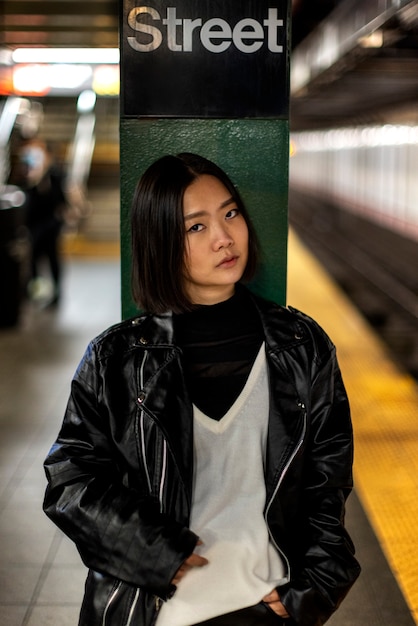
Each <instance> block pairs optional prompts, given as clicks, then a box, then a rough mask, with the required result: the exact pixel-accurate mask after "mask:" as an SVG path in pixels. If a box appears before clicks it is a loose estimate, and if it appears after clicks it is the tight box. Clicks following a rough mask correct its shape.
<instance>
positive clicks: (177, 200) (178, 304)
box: [131, 153, 258, 314]
mask: <svg viewBox="0 0 418 626" xmlns="http://www.w3.org/2000/svg"><path fill="white" fill-rule="evenodd" d="M205 174H207V175H209V176H214V177H215V178H217V179H218V180H219V181H220V182H221V183H222V184H223V185H224V186H225V187H226V189H227V190H228V191H229V193H230V194H231V196H232V198H233V199H234V201H235V202H236V204H237V207H238V209H239V210H240V211H241V214H242V215H243V217H244V219H245V222H246V224H247V227H248V233H249V244H248V261H247V265H246V268H245V270H244V274H243V277H242V280H243V281H248V280H251V279H252V278H253V277H254V275H255V273H256V270H257V264H258V243H257V236H256V233H255V230H254V227H253V225H252V224H251V221H250V219H249V216H248V212H247V210H246V208H245V206H244V203H243V202H242V200H241V197H240V195H239V193H238V191H237V189H236V188H235V186H234V185H233V183H232V182H231V180H230V179H229V177H228V176H227V175H226V174H225V172H224V171H223V170H222V169H221V168H220V167H218V166H217V165H215V163H212V162H211V161H209V160H208V159H205V158H204V157H201V156H198V155H197V154H191V153H182V154H178V155H177V156H171V155H168V156H164V157H162V158H161V159H159V160H158V161H156V162H155V163H153V164H152V165H151V166H150V167H149V168H148V169H147V170H146V172H145V173H144V174H143V176H142V177H141V179H140V180H139V182H138V185H137V187H136V191H135V195H134V198H133V204H132V222H131V233H132V295H133V298H134V301H135V303H136V304H137V306H138V307H139V308H140V309H143V310H144V311H146V312H148V313H155V314H161V313H166V312H167V311H173V312H174V313H182V312H185V311H190V310H192V309H193V303H192V302H190V300H189V298H188V296H187V294H186V291H185V281H184V276H185V274H186V267H185V254H184V249H185V238H186V232H185V227H184V219H183V196H184V192H185V191H186V189H187V187H188V186H189V185H190V184H191V183H192V182H193V181H194V180H196V179H197V178H199V176H202V175H205Z"/></svg>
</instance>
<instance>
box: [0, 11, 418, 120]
mask: <svg viewBox="0 0 418 626" xmlns="http://www.w3.org/2000/svg"><path fill="white" fill-rule="evenodd" d="M0 1H1V0H0ZM344 3H346V4H347V0H293V2H292V6H293V44H294V47H295V50H296V51H297V50H298V48H299V47H300V44H301V43H302V44H304V43H305V42H306V41H308V39H309V38H310V37H311V36H312V35H313V34H314V33H315V32H316V30H315V29H317V27H318V25H320V24H322V23H323V20H324V19H326V18H327V17H328V16H329V15H331V16H332V11H333V10H334V9H338V5H342V4H344ZM1 6H2V8H1V9H0V10H1V11H2V12H3V15H2V16H1V19H2V21H3V22H4V24H3V28H1V32H0V37H1V39H0V47H7V48H11V49H14V48H17V47H23V46H30V47H37V46H48V47H98V48H99V47H100V48H107V47H110V48H115V47H118V6H119V2H118V0H2V1H1ZM324 23H325V22H324ZM382 32H383V35H382V36H383V45H382V46H380V47H362V46H357V47H356V48H354V49H353V50H351V51H350V53H349V54H347V55H345V56H344V57H342V58H341V59H339V60H338V62H336V63H334V64H333V66H332V67H330V68H329V69H328V70H327V71H324V72H322V73H321V74H320V75H318V76H315V77H314V78H312V79H311V80H310V82H309V84H307V85H306V86H305V87H304V88H303V89H300V90H298V91H296V92H295V93H293V92H292V100H291V127H292V129H293V130H302V129H312V128H325V127H332V126H336V125H341V124H352V123H365V124H367V123H377V124H378V123H384V122H385V121H386V120H387V119H388V118H390V116H391V115H392V116H393V114H394V111H395V110H396V111H398V110H402V109H405V107H406V108H407V109H408V111H411V110H412V111H413V110H415V109H418V107H416V106H415V107H414V104H415V103H416V101H417V100H418V0H413V1H411V2H410V3H409V7H408V10H403V11H399V12H398V14H397V15H395V16H394V17H393V19H391V20H390V21H389V22H388V23H387V24H385V26H384V29H383V31H382ZM416 115H417V123H418V113H416Z"/></svg>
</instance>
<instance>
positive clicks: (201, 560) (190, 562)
mask: <svg viewBox="0 0 418 626" xmlns="http://www.w3.org/2000/svg"><path fill="white" fill-rule="evenodd" d="M202 544H203V541H200V539H199V541H198V542H197V545H198V546H201V545H202ZM208 563H209V561H208V560H207V559H205V557H203V556H200V554H196V552H193V553H192V554H191V555H190V556H189V557H188V558H187V559H186V560H185V561H183V563H182V564H181V565H180V567H179V568H178V570H177V572H176V573H175V574H174V578H173V580H172V581H171V584H172V585H178V584H179V582H180V581H181V579H182V578H183V576H185V575H186V574H187V572H189V571H190V570H191V569H192V568H193V567H203V566H204V565H207V564H208Z"/></svg>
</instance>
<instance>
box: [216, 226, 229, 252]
mask: <svg viewBox="0 0 418 626" xmlns="http://www.w3.org/2000/svg"><path fill="white" fill-rule="evenodd" d="M213 241H214V248H215V250H220V249H221V248H229V246H232V244H233V243H234V240H233V238H232V236H231V235H230V233H229V231H228V229H227V228H224V227H219V228H217V230H216V233H215V236H214V240H213Z"/></svg>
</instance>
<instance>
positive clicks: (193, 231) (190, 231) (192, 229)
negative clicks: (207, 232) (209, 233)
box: [187, 224, 204, 233]
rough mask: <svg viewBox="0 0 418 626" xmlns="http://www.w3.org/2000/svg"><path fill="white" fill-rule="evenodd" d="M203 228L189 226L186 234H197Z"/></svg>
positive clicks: (194, 225)
mask: <svg viewBox="0 0 418 626" xmlns="http://www.w3.org/2000/svg"><path fill="white" fill-rule="evenodd" d="M203 228H204V226H203V224H193V226H190V228H189V229H188V230H187V232H188V233H198V232H199V231H201V230H202V229H203Z"/></svg>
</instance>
